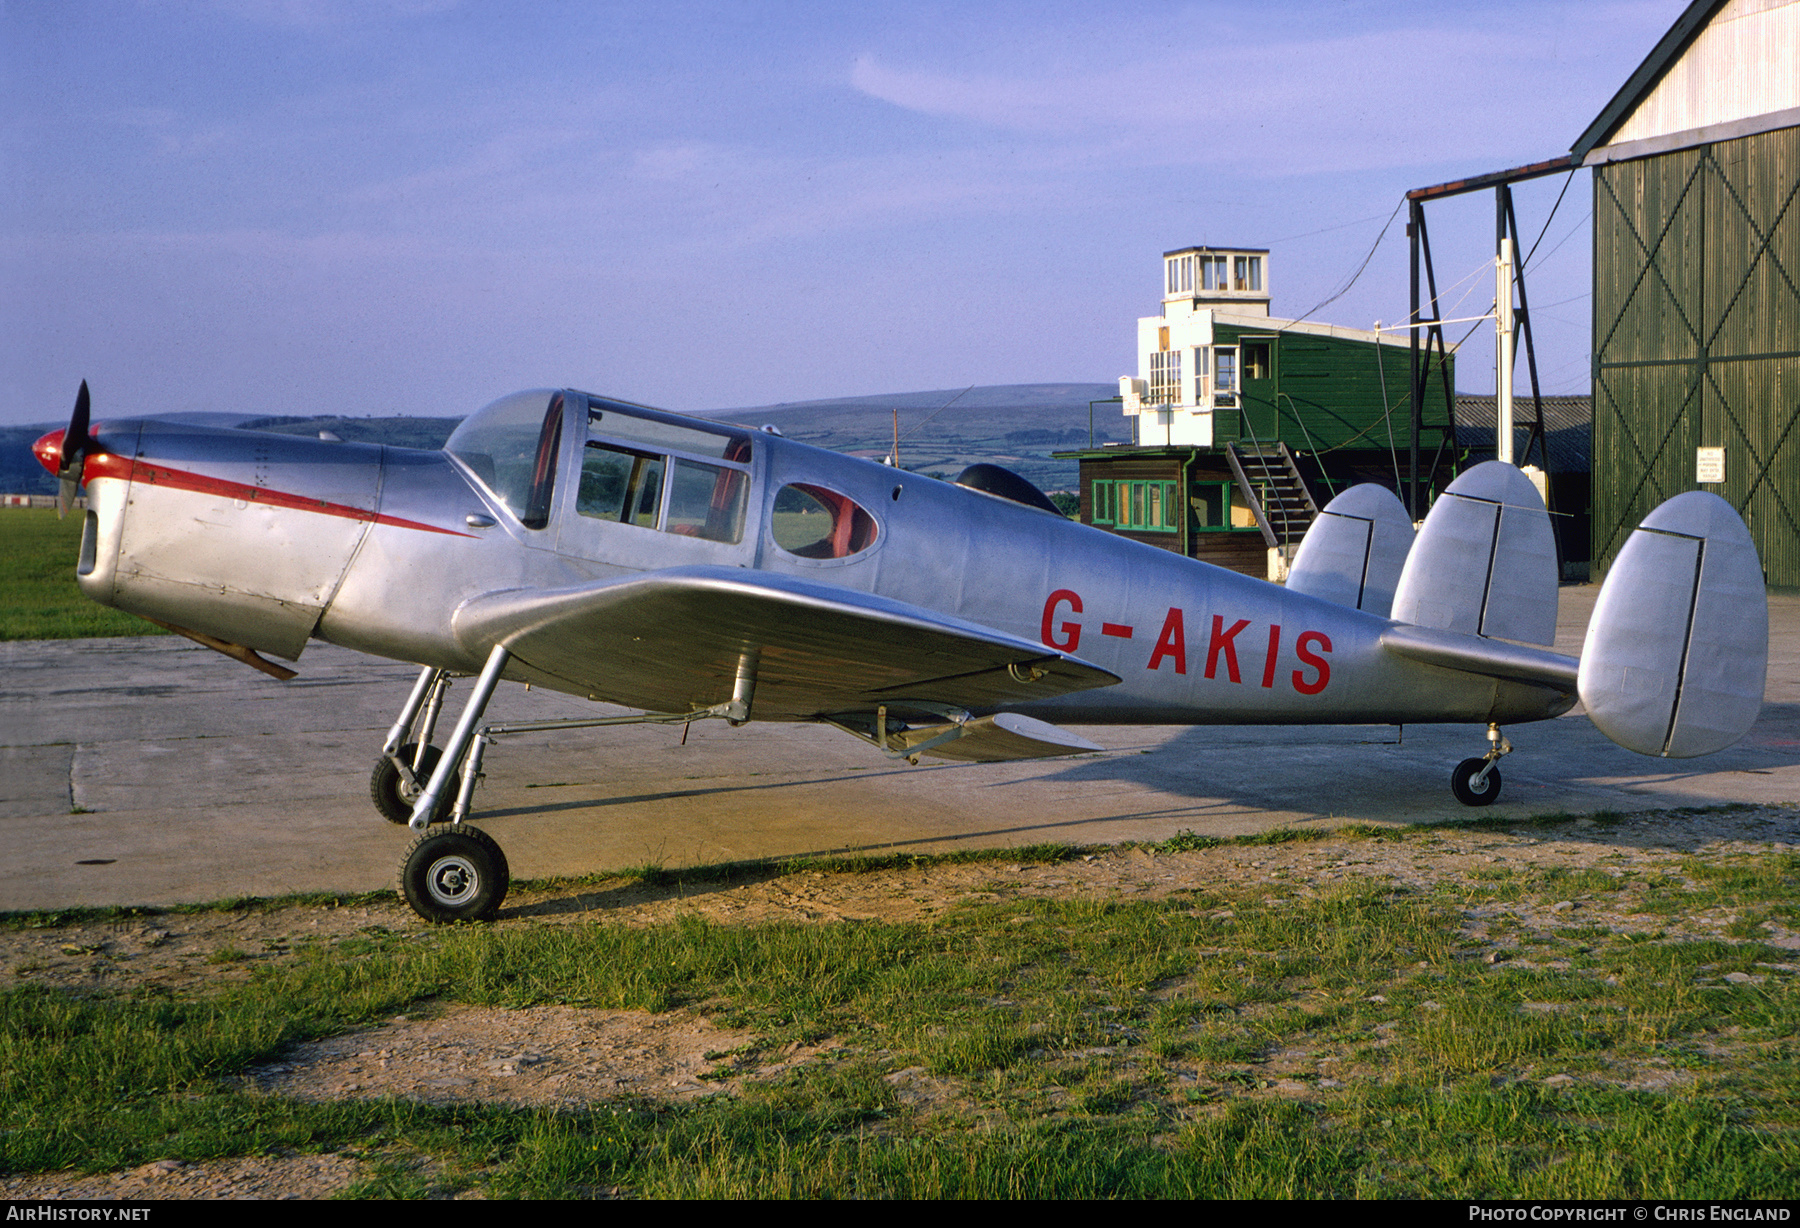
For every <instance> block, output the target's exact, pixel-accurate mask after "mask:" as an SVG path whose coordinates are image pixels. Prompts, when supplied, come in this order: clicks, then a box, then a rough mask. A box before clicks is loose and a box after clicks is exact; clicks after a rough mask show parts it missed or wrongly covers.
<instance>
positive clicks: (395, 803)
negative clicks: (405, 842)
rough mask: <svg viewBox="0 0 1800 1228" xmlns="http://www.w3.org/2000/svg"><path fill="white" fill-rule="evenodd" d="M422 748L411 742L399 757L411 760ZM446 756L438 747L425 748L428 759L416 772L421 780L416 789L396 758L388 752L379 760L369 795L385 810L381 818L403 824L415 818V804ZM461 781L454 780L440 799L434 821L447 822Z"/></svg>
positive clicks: (402, 748)
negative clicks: (394, 759) (401, 770)
mask: <svg viewBox="0 0 1800 1228" xmlns="http://www.w3.org/2000/svg"><path fill="white" fill-rule="evenodd" d="M418 749H419V745H418V743H416V742H408V743H407V744H406V745H405V746H402V747H401V748H400V752H399V758H401V759H404V760H405V761H406V762H408V763H411V762H412V758H413V755H414V754H416V753H417V752H418ZM443 757H444V752H443V751H441V750H439V749H438V748H437V747H435V746H427V747H426V748H425V760H424V762H423V763H422V764H421V765H420V766H419V768H418V771H417V772H416V774H415V779H416V780H417V781H418V782H419V784H418V787H416V788H409V787H408V786H407V784H406V778H405V777H404V776H402V775H401V774H400V769H399V768H398V767H397V766H395V764H394V761H393V760H392V759H390V758H388V757H387V756H386V755H383V756H382V757H381V758H379V759H377V760H376V761H375V770H374V771H373V772H371V773H370V774H369V798H370V800H371V801H373V802H374V803H375V809H377V810H379V811H380V812H381V817H382V818H384V819H386V820H387V821H388V822H390V823H399V824H402V825H404V824H405V823H406V821H407V820H408V819H410V818H412V812H413V804H414V803H416V802H417V801H418V800H419V794H421V793H423V792H424V791H425V786H426V785H427V784H429V783H430V782H431V774H432V773H433V772H435V771H437V765H438V760H440V759H442V758H443ZM460 783H461V778H460V777H458V778H456V779H455V780H452V781H451V784H450V787H449V788H448V789H445V790H444V796H443V797H442V798H441V799H440V800H439V802H438V807H437V810H436V812H435V813H433V814H432V816H431V821H432V822H433V823H443V822H447V821H448V820H449V818H450V810H451V808H452V807H454V806H455V805H456V793H457V786H458V785H459V784H460Z"/></svg>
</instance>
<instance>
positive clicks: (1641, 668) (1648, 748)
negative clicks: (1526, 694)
mask: <svg viewBox="0 0 1800 1228" xmlns="http://www.w3.org/2000/svg"><path fill="white" fill-rule="evenodd" d="M1768 663H1769V601H1768V596H1767V594H1766V590H1765V589H1764V587H1763V574H1762V564H1761V563H1760V562H1759V561H1758V559H1757V557H1756V547H1755V545H1754V544H1753V543H1752V542H1751V540H1750V533H1749V531H1748V530H1747V529H1745V527H1744V522H1743V521H1742V520H1740V519H1738V514H1737V513H1736V512H1735V511H1733V510H1732V507H1731V505H1730V504H1729V503H1727V502H1725V500H1723V499H1721V498H1719V497H1718V496H1717V495H1714V494H1709V493H1707V492H1706V491H1699V490H1694V491H1689V492H1688V493H1686V494H1683V495H1676V496H1675V497H1674V498H1673V499H1670V500H1669V501H1668V502H1666V503H1664V504H1663V505H1662V506H1661V507H1659V508H1657V509H1656V510H1655V511H1653V512H1651V513H1650V514H1649V515H1648V516H1646V517H1644V521H1643V523H1642V524H1641V525H1639V526H1638V529H1637V532H1635V533H1633V534H1632V535H1631V537H1630V538H1629V539H1628V540H1627V541H1626V542H1625V548H1624V549H1623V550H1621V551H1619V556H1618V558H1617V559H1616V560H1614V562H1613V565H1612V569H1611V571H1610V572H1608V574H1607V577H1606V584H1605V586H1604V587H1603V588H1602V589H1601V590H1600V598H1599V600H1598V601H1596V602H1595V603H1594V617H1593V620H1592V621H1591V622H1590V623H1589V624H1588V632H1587V644H1586V646H1585V647H1584V648H1583V649H1582V653H1581V678H1580V687H1581V702H1582V704H1583V705H1585V706H1586V708H1587V713H1588V716H1589V717H1590V718H1591V719H1592V720H1593V722H1594V724H1595V726H1596V727H1598V728H1599V730H1600V732H1601V733H1604V734H1605V735H1606V736H1607V737H1609V738H1611V739H1612V740H1613V741H1615V742H1617V743H1618V744H1619V745H1620V746H1623V747H1625V748H1627V749H1628V750H1635V751H1637V752H1638V753H1639V754H1644V755H1663V756H1667V757H1668V758H1671V759H1686V758H1690V757H1692V756H1694V755H1708V754H1711V753H1712V752H1713V751H1717V750H1724V749H1725V748H1726V747H1727V746H1730V745H1731V744H1732V743H1733V742H1736V741H1737V740H1738V739H1739V738H1741V737H1743V736H1744V734H1745V733H1746V732H1748V731H1749V729H1750V726H1751V725H1752V724H1753V723H1754V722H1755V721H1756V716H1757V713H1758V712H1760V711H1761V709H1762V698H1763V681H1764V676H1765V674H1766V673H1767V670H1768Z"/></svg>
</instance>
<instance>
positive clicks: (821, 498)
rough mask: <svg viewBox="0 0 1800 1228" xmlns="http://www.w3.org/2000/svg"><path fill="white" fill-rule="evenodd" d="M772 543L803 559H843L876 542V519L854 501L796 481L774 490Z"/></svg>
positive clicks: (833, 491) (831, 491)
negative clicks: (773, 541)
mask: <svg viewBox="0 0 1800 1228" xmlns="http://www.w3.org/2000/svg"><path fill="white" fill-rule="evenodd" d="M769 532H770V535H771V536H773V537H774V539H775V544H776V545H777V546H780V547H781V548H782V549H783V550H786V551H787V552H788V553H789V554H795V555H799V556H800V557H801V558H803V559H843V558H849V557H850V556H851V555H853V554H859V553H861V552H862V551H864V550H867V549H868V548H869V547H870V546H872V545H874V544H875V518H874V517H873V516H871V515H869V513H867V512H865V511H864V510H863V509H862V508H861V507H860V506H859V505H858V504H857V503H856V501H855V500H853V499H851V498H850V497H849V496H847V495H840V494H838V492H837V491H835V490H826V489H825V488H824V487H823V486H808V485H806V484H804V483H799V482H796V483H794V484H792V485H790V486H783V487H782V488H781V489H780V490H778V491H776V492H775V514H774V515H773V516H772V517H770V526H769Z"/></svg>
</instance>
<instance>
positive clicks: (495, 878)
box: [369, 644, 757, 921]
mask: <svg viewBox="0 0 1800 1228" xmlns="http://www.w3.org/2000/svg"><path fill="white" fill-rule="evenodd" d="M511 659H512V653H511V652H510V651H508V650H507V648H506V647H505V646H503V645H500V644H496V645H495V646H494V649H493V651H492V652H490V653H489V654H488V659H487V663H486V664H485V665H483V666H482V669H481V676H480V677H479V678H478V679H477V680H476V682H475V689H474V691H473V692H472V693H471V694H470V696H469V701H468V703H467V704H465V705H464V706H463V710H462V714H461V715H460V716H459V717H458V718H457V721H456V729H455V731H454V732H453V733H451V735H450V738H449V740H448V741H447V742H446V743H445V744H444V746H443V749H442V750H439V749H438V748H437V747H435V746H433V745H431V735H432V732H433V730H434V729H435V728H436V726H437V718H438V712H439V710H440V709H441V708H442V706H443V699H444V691H445V690H447V689H448V688H449V685H450V677H449V675H448V674H446V673H445V672H444V671H443V670H440V669H434V668H432V667H431V666H426V667H425V668H424V669H423V670H421V671H420V672H419V678H418V681H416V682H415V683H413V689H412V694H411V695H409V696H408V697H407V700H406V706H405V707H404V708H403V709H401V712H400V716H399V719H397V720H396V721H395V722H394V725H393V728H391V729H389V730H388V736H387V742H386V743H385V744H384V745H383V746H382V748H381V758H380V759H379V760H377V761H376V764H375V773H374V776H373V777H372V778H371V779H370V781H369V792H370V793H371V794H372V795H373V797H374V800H375V808H376V809H377V810H379V811H380V812H381V813H382V815H383V817H385V818H387V819H388V820H389V821H390V822H394V823H405V824H406V825H407V826H408V827H410V828H412V829H413V831H415V832H418V833H419V836H418V838H417V839H416V840H414V841H413V843H412V846H411V847H410V848H408V849H407V851H406V856H405V857H404V858H403V859H402V860H401V862H400V883H399V886H400V894H401V895H403V896H405V897H406V902H407V903H408V904H411V905H412V906H413V909H414V911H416V912H417V913H418V914H419V915H420V916H421V917H423V918H425V919H426V920H427V921H486V920H489V919H491V918H492V917H493V916H494V914H495V913H496V912H498V911H499V908H500V902H501V901H502V900H504V899H505V898H506V889H507V887H508V885H509V884H510V882H511V870H510V869H509V868H508V867H507V864H506V854H504V853H502V852H501V851H500V846H499V845H498V844H497V843H495V842H494V838H493V837H492V836H490V835H488V834H487V833H486V832H483V831H480V830H479V829H477V828H474V827H470V826H469V825H468V823H467V821H466V820H467V819H468V817H469V802H470V795H471V794H472V793H473V792H474V791H475V782H476V781H477V780H479V779H480V778H481V759H482V756H483V754H485V753H486V751H487V748H488V745H489V744H490V743H491V742H493V741H494V739H495V738H498V737H501V736H503V735H507V734H517V733H537V732H546V731H549V730H553V729H591V728H594V727H596V726H600V725H685V724H688V723H690V722H693V721H698V720H706V719H708V718H713V717H716V718H719V719H722V720H724V721H727V722H729V723H730V724H732V725H741V724H743V723H744V722H745V721H747V720H749V719H750V709H751V704H752V703H753V702H754V699H755V694H756V665H757V660H756V656H755V654H753V653H746V654H744V656H743V657H742V658H741V659H740V660H739V662H738V669H737V676H736V678H735V679H734V680H733V684H732V693H731V700H730V702H728V703H722V704H715V705H713V706H712V707H710V708H698V709H695V710H694V711H692V712H680V713H659V712H645V713H642V714H640V715H637V716H602V717H591V718H590V717H577V718H575V719H573V720H554V721H535V722H531V723H528V724H524V723H514V724H493V725H483V724H482V717H483V715H484V714H485V713H486V712H487V706H488V701H489V700H490V699H492V698H493V696H494V688H495V687H496V686H498V685H499V683H500V675H501V674H502V673H503V672H504V671H505V669H506V664H507V662H508V661H510V660H511ZM434 823H442V824H445V826H443V827H440V828H438V829H437V830H435V831H430V830H427V829H428V827H429V826H430V825H431V824H434Z"/></svg>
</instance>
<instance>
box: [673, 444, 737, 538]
mask: <svg viewBox="0 0 1800 1228" xmlns="http://www.w3.org/2000/svg"><path fill="white" fill-rule="evenodd" d="M749 492H750V475H749V474H747V473H745V472H744V471H743V470H741V469H726V468H724V467H723V466H721V465H703V464H701V463H700V462H699V461H691V460H680V459H677V460H676V461H675V472H674V474H673V475H672V476H671V477H670V479H669V519H668V521H667V522H666V523H665V524H664V525H663V528H665V529H666V530H668V531H669V532H670V533H679V534H681V535H682V536H683V537H701V538H705V539H706V540H707V541H711V542H737V541H741V540H742V539H743V536H744V506H745V503H746V496H747V495H748V494H749Z"/></svg>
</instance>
